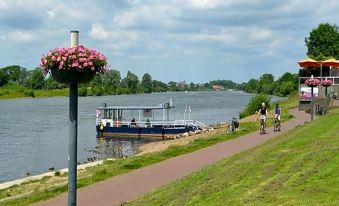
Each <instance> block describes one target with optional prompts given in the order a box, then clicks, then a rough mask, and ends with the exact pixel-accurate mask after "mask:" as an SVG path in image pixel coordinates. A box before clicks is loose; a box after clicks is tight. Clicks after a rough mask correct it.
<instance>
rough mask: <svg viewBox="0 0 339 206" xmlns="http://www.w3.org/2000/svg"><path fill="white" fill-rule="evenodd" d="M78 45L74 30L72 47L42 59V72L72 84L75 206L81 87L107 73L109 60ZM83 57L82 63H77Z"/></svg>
mask: <svg viewBox="0 0 339 206" xmlns="http://www.w3.org/2000/svg"><path fill="white" fill-rule="evenodd" d="M78 43H79V31H71V48H56V49H54V50H51V51H50V52H48V54H47V55H44V56H43V57H42V58H41V69H42V70H43V72H44V73H45V74H47V73H48V72H51V75H52V77H53V79H54V80H55V81H57V82H60V83H64V84H69V86H70V88H69V142H68V206H76V199H77V195H76V185H77V138H78V84H79V83H88V82H90V81H92V80H93V78H94V77H95V75H96V74H97V73H104V72H106V71H107V58H106V57H105V56H104V55H102V54H101V53H99V52H97V51H96V50H94V49H87V48H85V47H84V46H82V45H80V46H78ZM79 58H81V59H82V61H78V59H79Z"/></svg>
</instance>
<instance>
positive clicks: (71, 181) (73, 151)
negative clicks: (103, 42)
mask: <svg viewBox="0 0 339 206" xmlns="http://www.w3.org/2000/svg"><path fill="white" fill-rule="evenodd" d="M78 42H79V31H71V47H76V46H78ZM69 86H70V87H69V142H68V206H76V200H77V192H76V186H77V145H78V140H77V139H78V83H71V84H70V85H69Z"/></svg>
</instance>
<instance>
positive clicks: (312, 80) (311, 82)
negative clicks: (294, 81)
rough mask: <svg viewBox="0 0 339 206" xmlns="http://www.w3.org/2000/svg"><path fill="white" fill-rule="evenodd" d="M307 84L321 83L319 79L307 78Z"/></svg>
mask: <svg viewBox="0 0 339 206" xmlns="http://www.w3.org/2000/svg"><path fill="white" fill-rule="evenodd" d="M305 84H306V85H307V86H309V87H317V86H318V85H319V84H320V81H319V79H312V78H311V79H307V80H306V81H305Z"/></svg>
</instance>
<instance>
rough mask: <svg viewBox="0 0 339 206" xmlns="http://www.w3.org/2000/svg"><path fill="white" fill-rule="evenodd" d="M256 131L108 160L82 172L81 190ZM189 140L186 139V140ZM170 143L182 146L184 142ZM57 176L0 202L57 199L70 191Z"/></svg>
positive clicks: (1, 195) (2, 194)
mask: <svg viewBox="0 0 339 206" xmlns="http://www.w3.org/2000/svg"><path fill="white" fill-rule="evenodd" d="M254 130H256V124H255V123H244V125H242V129H241V130H239V131H238V132H236V133H227V132H226V131H225V129H224V128H223V127H220V128H219V129H218V128H217V129H214V130H212V131H210V133H204V134H198V135H195V136H196V139H195V140H192V141H190V142H189V143H187V144H186V145H181V146H179V145H175V144H173V145H172V146H170V147H168V148H167V149H166V150H164V151H162V152H161V151H160V152H159V151H157V152H155V151H154V152H152V153H147V154H144V155H140V156H133V157H129V158H124V159H115V160H107V161H104V163H103V164H102V165H99V166H93V167H88V168H86V169H82V170H79V171H78V187H84V186H87V185H90V184H93V183H95V182H98V181H102V180H105V179H107V178H110V177H112V176H116V175H120V174H123V173H127V172H129V171H132V170H135V169H138V168H141V167H145V166H148V165H151V164H154V163H157V162H160V161H163V160H166V159H169V158H171V157H176V156H179V155H182V154H186V153H190V152H193V151H196V150H198V149H201V148H204V147H207V146H210V145H213V144H216V143H219V142H222V141H225V140H228V139H234V138H237V137H239V136H242V135H244V134H247V133H249V132H251V131H254ZM189 137H190V136H189ZM192 137H193V136H192ZM185 138H186V137H183V138H182V139H185ZM170 141H172V142H176V143H178V142H180V141H181V139H176V140H170ZM54 174H55V175H56V176H55V175H54V176H49V177H43V178H42V179H41V180H29V181H28V182H24V183H22V184H20V185H12V186H11V187H9V188H6V189H2V190H0V203H1V204H2V205H27V204H29V203H33V202H36V201H39V200H44V199H49V198H52V197H55V196H56V195H58V194H60V193H62V192H65V191H67V173H63V172H60V171H56V172H54Z"/></svg>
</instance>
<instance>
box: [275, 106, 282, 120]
mask: <svg viewBox="0 0 339 206" xmlns="http://www.w3.org/2000/svg"><path fill="white" fill-rule="evenodd" d="M280 115H281V108H280V107H279V104H276V105H275V108H274V118H275V119H277V120H279V121H280Z"/></svg>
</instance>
